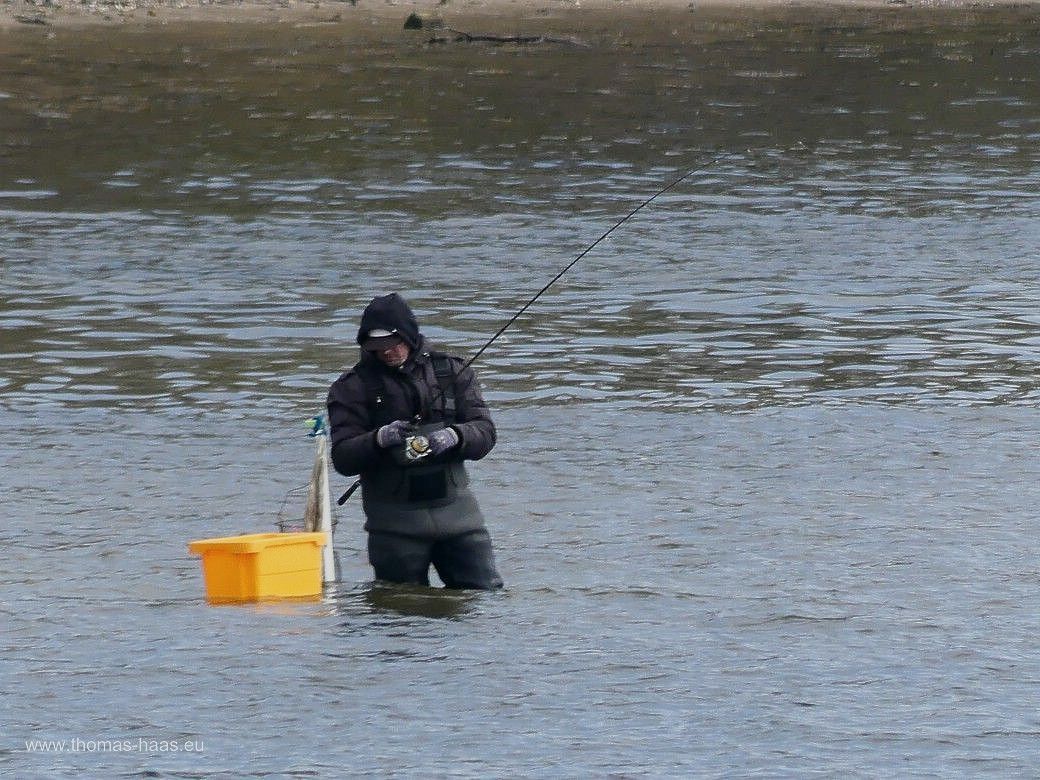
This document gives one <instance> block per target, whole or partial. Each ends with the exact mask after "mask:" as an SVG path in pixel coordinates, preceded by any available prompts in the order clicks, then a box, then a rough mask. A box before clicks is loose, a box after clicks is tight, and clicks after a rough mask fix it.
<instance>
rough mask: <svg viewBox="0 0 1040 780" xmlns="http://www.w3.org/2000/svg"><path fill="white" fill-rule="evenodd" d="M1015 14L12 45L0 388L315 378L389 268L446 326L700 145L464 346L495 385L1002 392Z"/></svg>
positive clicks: (1016, 125)
mask: <svg viewBox="0 0 1040 780" xmlns="http://www.w3.org/2000/svg"><path fill="white" fill-rule="evenodd" d="M1017 17H1022V18H1025V19H1029V18H1032V17H1031V16H1030V15H1029V12H1027V11H1023V10H1020V9H1019V10H1015V9H1009V10H1006V11H1004V12H1003V14H1000V13H995V12H994V13H991V14H983V13H981V12H950V13H946V14H917V13H912V12H905V13H902V12H901V13H898V14H896V13H881V12H875V13H871V14H865V13H859V14H857V13H853V12H849V13H842V14H836V13H827V12H824V11H818V12H813V13H811V14H809V13H808V12H804V13H803V12H801V11H800V12H798V14H797V18H796V19H793V20H792V19H785V18H784V14H783V12H779V11H778V12H776V13H775V14H773V15H765V16H762V17H754V16H748V17H747V18H744V19H740V20H736V21H734V20H732V19H726V18H724V17H716V16H712V15H711V14H710V13H708V12H703V13H696V14H695V13H684V14H681V15H679V16H677V17H676V18H675V19H674V20H673V21H674V25H673V27H672V28H671V29H672V32H671V33H670V34H669V35H667V36H664V37H662V36H661V35H660V34H659V33H658V32H656V30H658V29H659V28H658V26H657V25H656V24H655V26H654V27H653V28H648V27H646V26H645V25H641V24H635V23H633V25H632V26H631V28H629V29H628V30H627V31H626V34H625V36H624V37H623V38H622V40H621V41H619V40H618V39H617V38H616V37H613V36H605V35H604V36H600V35H599V34H598V33H597V32H596V31H597V30H599V29H600V28H599V27H598V26H597V24H596V23H595V22H594V21H591V20H585V21H582V22H581V24H583V25H585V26H586V31H587V32H589V33H590V34H589V36H588V37H589V39H590V44H591V45H590V47H589V48H588V49H584V48H582V49H574V48H573V47H554V46H547V47H542V48H537V47H534V48H532V47H526V48H511V47H477V46H461V45H451V46H440V45H427V44H425V43H424V42H423V40H422V39H421V38H417V37H416V36H415V35H413V34H406V33H404V32H403V31H396V30H395V31H392V32H390V31H387V32H385V33H381V34H378V35H376V34H374V33H373V32H372V31H371V30H367V29H366V30H362V31H354V32H350V31H339V30H325V29H309V30H307V31H306V32H305V33H304V32H299V31H297V32H292V31H281V32H271V31H265V34H264V36H263V37H254V36H253V34H252V33H251V32H250V30H249V29H248V28H243V29H237V30H236V31H235V36H233V37H232V38H230V39H228V38H227V37H226V36H224V35H216V34H213V35H211V34H209V33H201V34H200V33H198V32H193V33H190V34H189V33H186V32H182V33H176V32H171V33H170V34H168V35H165V36H162V35H159V36H156V35H149V36H143V35H140V34H134V33H127V34H125V35H122V36H120V38H119V45H118V46H112V45H111V44H110V41H109V39H108V37H107V36H108V33H105V34H104V35H103V36H100V37H99V34H97V33H90V32H87V33H82V34H81V33H77V36H76V38H75V39H73V38H71V37H70V36H69V34H67V33H62V32H60V31H59V32H57V33H55V37H54V38H53V39H52V40H49V41H46V42H45V43H44V42H43V41H38V40H36V39H35V38H34V37H33V36H32V35H31V34H26V35H25V36H21V37H15V36H9V38H8V40H7V41H6V42H7V44H8V45H7V47H6V48H5V50H4V54H3V55H2V56H3V58H4V61H5V63H6V67H5V71H6V72H7V73H8V77H7V82H6V84H5V86H4V93H5V95H6V97H5V98H4V101H3V104H4V106H3V107H4V109H5V111H4V113H3V116H2V118H0V123H2V125H3V129H4V138H5V139H6V140H5V141H4V149H3V155H4V160H5V165H4V167H3V173H2V177H3V180H2V181H0V205H2V206H4V207H5V208H6V210H5V211H3V212H2V216H0V219H2V220H3V222H4V226H5V230H4V234H3V237H2V238H0V251H2V256H3V258H4V260H3V263H4V265H3V272H4V277H5V282H6V283H5V288H4V290H3V291H2V292H0V346H2V355H3V360H4V363H5V371H4V372H3V379H0V382H2V386H0V390H2V391H3V396H2V401H3V403H5V404H7V405H8V406H11V407H15V408H19V409H22V410H25V409H28V408H32V407H33V406H35V405H37V404H39V403H60V404H88V405H89V404H93V403H104V404H106V405H111V404H115V405H122V406H139V405H142V404H143V405H145V406H152V405H154V406H159V407H174V408H181V407H183V406H185V405H187V406H189V407H194V406H196V405H198V406H201V407H208V408H222V407H225V406H227V404H229V403H233V404H236V405H237V404H242V403H270V402H274V403H292V400H291V399H294V398H296V397H298V396H299V395H300V393H301V392H303V393H306V394H307V396H308V399H313V398H314V397H315V396H317V395H319V394H320V391H321V388H322V387H323V386H324V384H325V382H326V381H327V379H328V376H329V375H331V374H333V373H334V372H335V371H336V370H337V369H338V367H339V366H340V365H342V364H345V363H349V362H350V360H351V356H350V354H349V349H347V348H346V347H345V346H344V345H345V344H349V342H350V336H351V335H352V334H351V332H350V330H351V327H352V326H351V325H350V322H351V319H350V318H351V317H353V316H354V315H355V312H356V311H357V309H358V308H359V307H360V306H361V305H363V302H364V301H365V300H367V298H368V296H369V295H370V294H371V293H373V292H378V291H380V290H383V289H386V288H388V287H399V288H402V289H405V290H408V291H409V292H410V295H411V298H412V299H413V300H414V301H415V302H416V304H417V306H418V308H419V309H420V310H421V313H422V315H423V319H424V322H425V323H426V324H427V329H428V331H430V332H431V333H432V334H433V335H435V336H437V337H439V338H441V339H443V340H444V341H445V342H447V344H448V345H449V346H450V347H451V348H453V349H458V350H462V351H466V350H473V349H475V348H476V347H477V346H479V344H480V343H481V342H482V339H483V338H485V337H486V336H487V335H488V334H490V333H492V332H494V331H495V330H496V329H497V327H498V325H499V324H500V323H501V322H503V321H504V320H505V319H506V318H507V317H508V316H509V314H510V313H511V312H512V311H513V310H515V308H517V307H518V306H519V304H520V303H521V302H523V301H524V300H526V296H527V295H529V294H530V292H531V291H533V290H536V289H538V288H539V287H540V286H541V285H542V284H544V282H545V281H546V280H547V279H548V278H551V276H552V274H553V273H555V271H556V270H557V269H558V268H560V267H562V266H563V265H564V264H565V263H566V261H568V260H569V259H570V258H571V257H573V256H574V255H576V254H577V252H578V251H579V250H580V249H581V248H582V246H583V245H584V244H585V243H587V242H589V241H591V239H592V238H594V237H595V236H596V235H598V233H599V232H600V231H601V230H603V229H605V227H606V226H609V224H611V222H612V220H613V219H615V218H616V217H617V216H619V215H621V214H623V213H625V212H626V211H627V210H628V209H629V208H631V206H632V205H633V204H635V203H637V202H638V200H639V199H641V198H643V197H645V196H647V195H648V194H650V193H652V192H653V191H654V189H655V188H657V187H659V186H660V185H661V184H662V183H666V182H667V181H669V180H670V179H671V178H673V177H674V176H675V174H676V172H677V171H681V170H685V169H687V168H689V167H693V166H696V165H700V164H703V163H705V162H706V161H710V160H711V159H712V158H713V157H714V155H715V154H716V152H718V151H722V152H726V153H727V156H726V157H724V158H723V159H721V160H719V161H718V162H717V163H715V164H709V166H708V169H707V170H705V171H703V172H701V173H699V174H697V175H695V176H693V177H691V178H690V179H689V180H688V182H687V183H686V184H684V185H683V186H682V188H681V189H680V190H677V191H674V192H672V193H669V194H668V195H666V196H664V197H662V198H661V199H660V200H659V201H657V202H655V203H654V205H653V207H652V208H651V209H647V210H645V211H644V212H641V213H640V215H638V217H637V218H636V219H635V220H633V222H632V223H630V224H629V225H626V226H625V228H624V230H622V231H619V232H618V234H616V235H615V236H613V237H612V238H611V240H610V241H609V242H607V243H605V244H604V245H602V246H601V247H599V248H597V250H596V252H595V253H594V254H593V255H592V256H590V257H589V258H587V259H586V260H585V261H583V264H582V266H580V267H579V268H577V269H576V270H575V272H574V273H572V274H571V275H570V276H569V277H568V278H567V279H566V280H565V281H564V282H563V283H562V284H560V285H559V286H558V287H557V288H555V289H554V290H553V291H552V292H551V293H550V294H549V295H547V296H546V297H545V299H544V300H543V301H542V302H541V303H540V304H539V306H538V307H537V308H536V309H535V310H533V311H532V313H531V315H530V316H529V317H527V318H526V319H525V320H523V321H521V323H519V325H518V327H517V328H516V330H515V332H511V333H510V334H508V337H507V338H506V339H505V340H504V341H503V342H502V343H501V344H500V345H499V346H498V347H497V348H496V349H495V350H494V351H492V352H490V353H489V354H488V355H487V358H486V365H485V369H484V373H483V376H484V379H485V381H486V383H487V384H488V385H489V387H490V389H491V390H492V392H493V393H494V394H495V398H496V399H497V400H498V401H499V402H500V403H523V402H526V401H538V402H561V401H567V400H568V399H578V400H583V401H588V400H599V401H611V402H615V403H622V404H624V403H636V404H640V405H643V404H647V403H650V404H654V405H663V406H669V407H684V406H685V407H691V408H702V407H704V406H724V407H730V406H734V405H736V406H748V405H758V404H778V403H779V404H790V403H803V402H808V403H816V402H830V401H836V402H841V401H843V400H847V399H850V398H851V399H858V400H861V401H871V402H878V401H880V402H930V401H932V400H941V401H943V402H951V401H952V402H971V403H1031V402H1032V401H1033V400H1035V398H1036V391H1035V387H1034V381H1033V376H1034V375H1035V368H1036V364H1037V361H1038V352H1037V347H1038V342H1037V336H1036V333H1035V330H1036V327H1035V326H1036V324H1037V320H1036V316H1035V313H1034V307H1033V302H1034V301H1035V300H1036V295H1037V265H1036V261H1037V258H1036V253H1035V247H1036V245H1037V237H1038V228H1037V224H1038V223H1037V220H1036V213H1037V208H1038V199H1037V195H1036V192H1037V191H1038V186H1037V184H1038V181H1037V177H1038V173H1037V162H1038V154H1040V153H1038V149H1040V146H1038V144H1037V139H1038V137H1040V136H1038V135H1037V132H1038V125H1037V120H1036V101H1037V82H1036V73H1037V72H1038V70H1037V65H1038V61H1040V43H1038V41H1037V38H1036V36H1035V35H1033V34H1032V33H1031V32H1030V31H1029V29H1030V28H1028V27H1023V26H1020V25H1016V24H1015V23H1013V22H1012V21H1011V20H1013V19H1015V18H1017ZM568 18H569V17H567V16H566V15H563V16H561V17H558V18H557V17H553V18H550V19H548V20H544V21H543V22H542V23H544V24H547V25H550V26H552V25H556V26H557V27H558V28H560V29H564V28H566V27H567V26H568V24H570V25H573V24H576V23H577V22H576V21H568ZM373 35H374V37H373ZM40 43H44V49H43V50H42V53H41V51H40V50H38V48H37V44H40ZM348 43H349V44H351V45H347V44H348ZM562 73H565V74H566V77H561V75H560V74H562ZM533 105H537V106H538V110H531V106H533ZM563 353H565V354H566V359H565V360H561V359H559V356H560V355H561V354H563Z"/></svg>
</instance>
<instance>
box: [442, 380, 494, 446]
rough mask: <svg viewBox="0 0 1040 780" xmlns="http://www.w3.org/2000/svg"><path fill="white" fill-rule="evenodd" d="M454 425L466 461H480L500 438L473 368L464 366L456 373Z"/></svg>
mask: <svg viewBox="0 0 1040 780" xmlns="http://www.w3.org/2000/svg"><path fill="white" fill-rule="evenodd" d="M462 365H463V364H462V361H458V362H457V368H461V366H462ZM452 427H453V428H454V429H455V430H456V431H457V432H458V434H459V440H460V444H459V455H461V456H462V458H463V459H464V460H480V459H481V458H483V457H484V456H485V455H487V454H488V453H489V452H491V450H492V448H493V447H494V446H495V442H496V441H497V440H498V432H497V431H496V430H495V423H494V422H492V420H491V412H490V411H489V410H488V407H487V404H486V403H484V397H483V395H481V392H480V383H479V382H478V381H477V376H476V374H475V373H473V369H472V368H463V369H461V370H459V371H458V372H457V373H456V374H455V423H454V425H453V426H452Z"/></svg>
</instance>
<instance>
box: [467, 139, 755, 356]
mask: <svg viewBox="0 0 1040 780" xmlns="http://www.w3.org/2000/svg"><path fill="white" fill-rule="evenodd" d="M734 154H735V152H723V153H722V154H720V155H718V156H717V157H715V158H713V159H711V160H709V161H708V162H706V163H703V164H701V165H698V166H697V167H695V168H690V169H689V170H688V171H686V173H684V174H683V175H682V176H680V177H679V178H678V179H675V180H674V181H673V182H671V183H670V184H668V185H666V186H664V187H662V188H661V189H659V190H658V191H657V192H655V193H654V194H653V195H651V196H650V197H649V198H647V199H646V200H644V201H643V202H642V203H640V204H639V205H638V206H636V207H635V208H634V209H632V210H631V211H630V212H628V213H627V214H626V215H625V216H623V217H622V218H621V219H619V220H618V221H617V222H615V223H614V224H613V225H612V226H611V227H610V228H609V229H608V230H607V231H606V232H604V233H603V234H602V235H601V236H600V237H599V238H597V239H596V240H595V241H593V242H592V243H591V244H589V245H588V246H587V247H585V248H584V249H583V250H582V251H581V253H580V254H579V255H578V256H577V257H575V258H574V259H573V260H571V261H570V262H569V263H567V265H565V266H564V267H563V269H562V270H561V271H560V272H559V273H558V274H556V276H554V277H553V278H552V279H550V280H549V283H548V284H547V285H545V287H543V288H542V289H541V290H539V291H538V292H536V293H535V294H534V295H533V296H532V297H531V300H529V301H528V302H527V303H525V304H524V305H523V306H521V307H520V310H519V311H517V313H516V314H514V315H513V316H512V317H510V318H509V319H508V320H506V322H505V324H504V325H502V327H500V328H499V329H498V330H497V331H495V335H493V336H492V337H491V338H489V339H488V340H487V342H486V343H485V344H484V346H482V347H481V348H480V349H478V350H477V352H476V354H475V355H473V357H471V358H470V359H469V360H467V361H466V363H465V365H463V367H462V368H463V369H466V368H469V367H470V366H471V365H473V363H474V362H475V361H476V359H477V358H479V357H480V356H481V355H483V354H484V352H485V351H486V350H487V348H488V347H490V346H491V345H492V344H494V343H495V341H496V340H498V337H499V336H501V335H502V334H503V333H505V332H506V330H507V329H508V328H509V326H510V325H512V324H513V323H514V322H516V321H517V320H518V319H520V317H521V315H523V313H524V312H525V311H527V310H528V309H529V308H531V306H533V305H534V303H535V302H536V301H537V300H538V299H539V298H541V297H542V295H544V294H545V293H546V291H547V290H548V289H549V288H550V287H552V286H553V285H554V284H556V283H557V282H558V281H560V279H562V278H563V275H564V274H566V273H567V272H568V271H569V270H571V269H572V268H573V267H574V266H575V265H577V264H578V262H579V261H580V260H581V259H582V258H583V257H585V255H587V254H588V253H589V252H591V251H592V250H593V249H595V248H596V247H597V246H599V244H600V243H602V242H603V241H604V240H605V239H606V238H607V237H608V236H609V235H610V234H611V233H613V232H614V231H615V230H617V229H618V228H619V227H621V226H622V225H624V224H625V223H626V222H628V221H629V220H630V219H632V217H634V216H635V215H636V214H638V213H639V212H640V211H642V210H643V209H644V208H646V207H647V206H649V205H650V204H651V203H653V202H654V201H655V200H657V199H658V198H659V197H661V196H662V195H664V194H665V193H666V192H668V191H669V190H671V189H674V188H675V187H677V186H679V184H681V183H682V182H683V181H685V180H686V179H688V178H690V177H691V176H693V174H695V173H699V172H701V171H706V170H708V169H709V168H713V167H714V166H715V165H717V164H718V163H719V161H721V160H724V159H725V158H727V157H731V156H733V155H734Z"/></svg>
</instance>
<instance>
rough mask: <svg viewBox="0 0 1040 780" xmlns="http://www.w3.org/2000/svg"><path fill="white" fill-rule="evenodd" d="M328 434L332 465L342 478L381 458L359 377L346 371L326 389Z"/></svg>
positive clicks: (356, 472)
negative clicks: (327, 394)
mask: <svg viewBox="0 0 1040 780" xmlns="http://www.w3.org/2000/svg"><path fill="white" fill-rule="evenodd" d="M327 406H328V412H329V433H330V444H331V447H332V465H333V466H334V467H335V469H336V471H338V472H339V473H340V474H342V475H344V476H347V477H349V476H353V475H355V474H360V473H361V472H362V471H364V470H365V469H368V468H371V467H372V466H374V465H376V464H377V463H378V462H379V461H380V459H381V458H382V456H383V453H382V451H381V450H380V449H379V447H378V445H377V444H376V432H375V430H373V422H372V420H371V415H370V414H369V412H368V404H367V403H366V401H365V385H364V383H363V382H362V381H361V377H359V376H358V375H357V374H355V373H353V372H350V373H347V374H344V375H343V376H341V377H340V378H339V379H337V380H336V381H335V382H334V383H333V384H332V387H331V388H329V398H328V404H327Z"/></svg>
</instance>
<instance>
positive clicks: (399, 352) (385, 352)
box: [375, 341, 411, 368]
mask: <svg viewBox="0 0 1040 780" xmlns="http://www.w3.org/2000/svg"><path fill="white" fill-rule="evenodd" d="M410 353H411V349H410V348H409V346H408V345H407V344H405V343H404V342H403V341H399V342H398V343H396V344H394V345H393V346H392V347H387V348H386V349H379V350H376V352H375V355H376V357H377V358H379V359H380V360H381V361H383V362H384V363H385V364H386V365H388V366H390V368H397V367H398V366H403V365H404V362H405V361H406V360H407V359H408V355H409V354H410Z"/></svg>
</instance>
